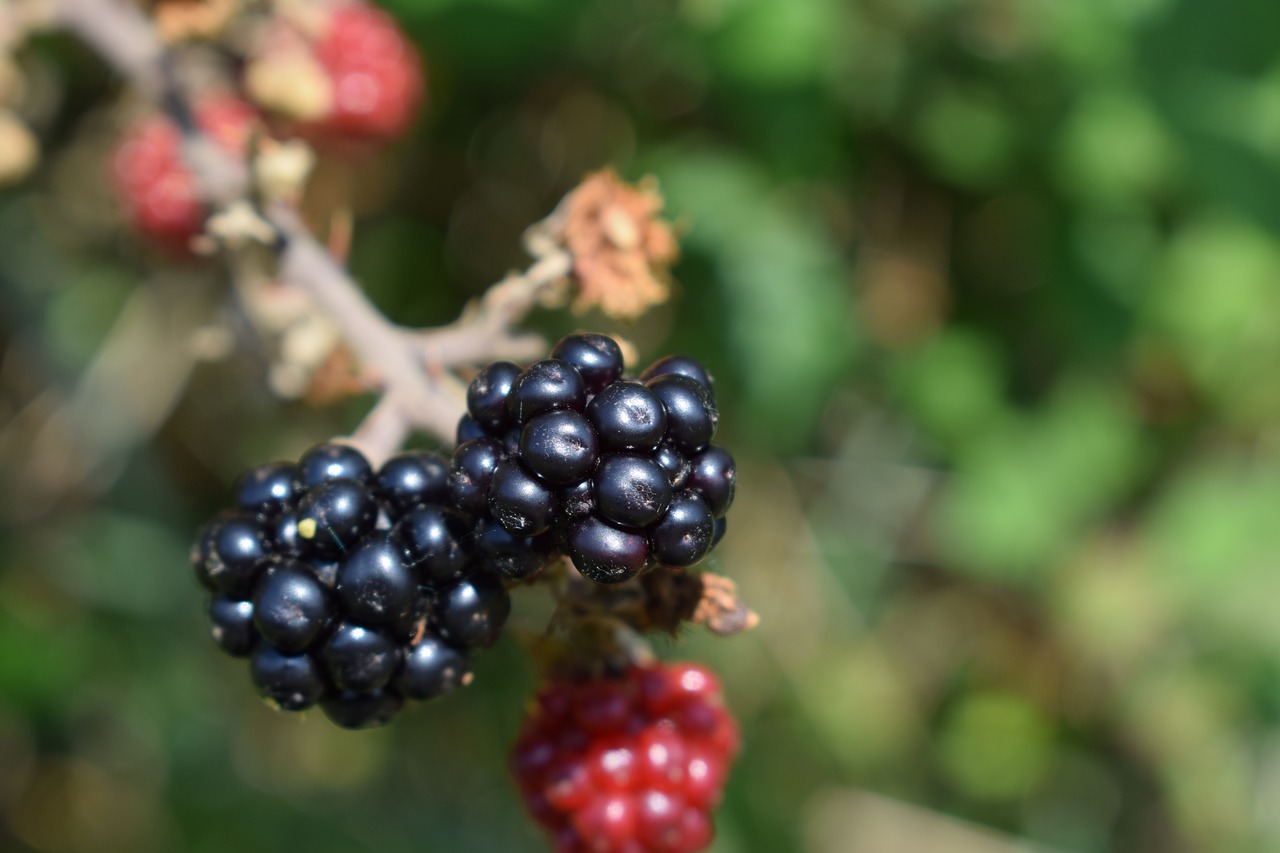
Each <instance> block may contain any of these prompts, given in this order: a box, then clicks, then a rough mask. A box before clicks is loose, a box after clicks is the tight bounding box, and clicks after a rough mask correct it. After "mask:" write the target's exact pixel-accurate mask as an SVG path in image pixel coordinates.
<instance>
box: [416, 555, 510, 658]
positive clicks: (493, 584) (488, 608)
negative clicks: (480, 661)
mask: <svg viewBox="0 0 1280 853" xmlns="http://www.w3.org/2000/svg"><path fill="white" fill-rule="evenodd" d="M510 614H511V598H510V596H508V595H507V590H506V588H505V587H504V586H503V585H502V582H501V581H499V580H498V579H497V578H496V577H494V576H493V575H490V574H487V573H484V572H478V573H476V574H474V575H472V576H470V577H468V578H464V579H463V580H460V581H458V582H457V583H456V584H454V585H453V586H452V587H449V588H448V589H446V590H444V591H442V592H441V594H440V597H439V598H437V599H436V607H435V614H434V615H435V623H436V625H437V626H438V627H439V629H440V635H441V636H442V637H443V638H444V639H446V640H449V641H450V642H453V643H457V644H458V645H460V646H468V647H470V646H490V645H493V643H494V641H495V640H497V639H498V635H499V634H500V633H501V632H502V626H503V625H504V624H506V621H507V616H509V615H510Z"/></svg>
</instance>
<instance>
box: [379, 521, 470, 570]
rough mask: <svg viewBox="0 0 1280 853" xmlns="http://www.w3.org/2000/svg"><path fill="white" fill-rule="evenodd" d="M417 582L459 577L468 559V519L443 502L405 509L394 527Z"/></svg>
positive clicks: (468, 562) (396, 536)
mask: <svg viewBox="0 0 1280 853" xmlns="http://www.w3.org/2000/svg"><path fill="white" fill-rule="evenodd" d="M394 536H395V538H396V541H397V542H398V543H399V544H400V547H401V548H402V549H403V551H404V557H405V561H406V562H407V563H408V564H409V567H410V568H412V569H413V572H414V574H415V575H416V577H417V579H418V583H421V584H425V585H427V586H439V585H440V584H444V583H448V582H450V581H453V580H456V579H458V578H460V577H462V574H463V572H464V571H466V569H467V566H468V565H469V564H470V562H471V559H472V550H473V548H472V541H471V539H472V536H471V527H470V524H469V522H468V521H467V520H466V518H464V517H463V516H462V515H460V514H459V513H458V512H457V511H455V510H452V509H449V508H448V507H446V506H423V507H418V508H417V509H414V510H411V511H410V512H408V513H406V514H405V516H404V518H402V519H400V521H399V523H398V524H396V526H395V529H394Z"/></svg>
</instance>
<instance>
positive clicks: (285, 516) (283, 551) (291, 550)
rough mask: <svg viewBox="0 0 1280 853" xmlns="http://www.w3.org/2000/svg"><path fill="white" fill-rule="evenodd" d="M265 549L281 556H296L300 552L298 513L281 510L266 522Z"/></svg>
mask: <svg viewBox="0 0 1280 853" xmlns="http://www.w3.org/2000/svg"><path fill="white" fill-rule="evenodd" d="M266 535H267V549H268V550H269V551H271V553H273V554H276V555H278V556H282V557H296V556H298V555H299V554H301V553H302V540H300V539H299V538H298V514H297V513H296V512H294V511H292V510H290V511H289V512H282V513H280V514H279V515H278V516H276V517H275V518H273V519H271V521H270V522H268V524H267V534H266Z"/></svg>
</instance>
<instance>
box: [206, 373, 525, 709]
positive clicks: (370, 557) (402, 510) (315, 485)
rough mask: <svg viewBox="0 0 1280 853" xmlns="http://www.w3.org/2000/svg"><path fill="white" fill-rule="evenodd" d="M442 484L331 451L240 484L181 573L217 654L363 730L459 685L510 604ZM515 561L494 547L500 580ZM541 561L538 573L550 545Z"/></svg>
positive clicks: (423, 457)
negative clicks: (192, 584) (187, 574)
mask: <svg viewBox="0 0 1280 853" xmlns="http://www.w3.org/2000/svg"><path fill="white" fill-rule="evenodd" d="M517 372H518V369H517ZM505 407H506V398H505V396H504V397H503V398H502V399H501V400H500V402H499V405H498V409H500V410H504V411H505ZM486 441H487V439H486ZM483 455H484V454H481V456H483ZM501 457H502V453H501V452H496V453H495V455H493V456H492V459H493V463H492V464H494V465H496V463H497V462H498V461H501ZM480 469H481V470H480V471H479V473H480V474H481V475H484V474H485V471H484V470H483V465H481V466H480ZM490 473H491V472H490ZM450 474H451V466H450V464H449V462H448V460H446V459H444V458H443V457H441V456H439V455H437V454H434V453H428V452H424V451H410V452H406V453H401V454H399V455H397V456H394V457H392V458H391V459H389V460H387V461H386V462H385V463H384V464H383V465H382V467H381V468H380V469H378V470H377V471H374V470H373V468H372V466H370V465H369V462H368V460H366V459H365V458H364V456H363V455H362V454H361V453H360V452H359V451H357V450H355V449H354V448H352V447H348V446H346V445H341V444H333V443H330V444H322V445H319V446H318V447H315V448H312V449H311V450H309V451H307V453H305V454H304V455H303V457H302V459H301V460H299V461H298V462H297V463H296V464H294V463H286V462H276V463H271V464H269V465H263V466H260V467H258V468H255V469H253V470H251V471H248V472H246V473H245V474H244V475H242V476H241V477H240V478H239V479H238V480H237V482H236V487H235V498H236V503H237V505H238V509H236V510H233V511H227V512H223V513H220V514H218V515H217V516H215V517H214V518H213V519H212V520H211V521H210V522H209V524H208V525H206V527H205V528H204V530H202V531H201V533H200V535H199V537H198V538H197V541H196V544H195V546H194V547H193V548H192V562H193V564H194V567H195V573H196V577H197V579H198V580H199V581H200V583H201V584H202V585H204V586H205V587H206V588H207V589H209V591H210V593H211V594H212V600H211V602H210V605H209V623H210V630H211V633H212V636H213V639H214V641H215V643H217V645H218V647H219V648H221V649H222V650H223V651H224V652H226V653H227V654H229V655H231V656H233V657H242V658H243V657H247V658H248V659H249V670H250V675H251V678H252V680H253V683H254V685H255V686H256V687H257V689H258V691H259V693H261V694H262V696H263V697H265V698H266V699H268V700H269V701H271V702H272V703H274V704H275V705H276V706H277V707H279V708H281V709H284V710H289V711H301V710H305V709H307V708H311V707H313V706H319V707H320V708H321V709H322V710H323V712H324V714H325V715H326V716H327V717H328V718H329V719H330V720H332V721H333V722H334V723H336V724H337V725H340V726H344V727H347V728H364V727H368V726H376V725H382V724H383V723H386V722H387V721H388V720H390V719H391V718H392V717H393V716H395V714H396V713H398V712H399V711H400V709H401V708H402V707H403V705H404V701H405V699H429V698H432V697H434V696H438V695H441V694H443V693H447V692H449V691H451V690H453V689H455V688H457V687H460V686H463V685H465V684H468V683H470V680H471V674H470V658H471V655H472V654H473V652H474V650H476V649H479V648H482V647H484V646H487V645H489V644H491V643H492V642H493V641H494V640H495V639H496V638H497V636H498V634H499V633H500V632H501V630H502V627H503V623H504V622H505V621H506V618H507V614H508V612H509V611H510V601H509V599H508V597H507V591H506V589H505V587H504V586H503V584H502V582H501V580H499V577H498V575H497V574H495V573H494V572H493V571H491V570H488V569H485V568H484V567H483V566H482V565H481V560H480V559H479V558H478V551H477V549H476V548H475V545H474V540H475V528H476V522H475V521H474V520H473V519H471V518H469V517H467V516H465V515H463V514H462V513H460V512H459V510H458V508H457V506H456V505H455V503H454V500H453V492H452V491H451V486H452V485H453V480H452V478H451V477H450ZM481 497H482V500H483V501H484V502H485V503H486V504H487V494H485V495H482V496H481ZM521 547H522V544H521V543H517V545H515V546H511V545H509V544H503V545H502V546H501V547H500V548H499V550H500V551H502V555H501V559H500V560H495V561H494V562H498V563H500V564H501V565H502V566H504V567H505V568H506V571H505V574H506V575H508V576H516V575H518V574H519V572H528V571H529V569H528V566H527V560H526V561H525V563H521V562H520V561H519V560H514V558H513V556H512V554H511V553H510V552H512V551H513V550H514V551H515V552H517V556H518V552H519V550H520V548H521ZM528 547H529V548H530V551H535V550H537V549H534V548H532V547H531V546H528ZM538 548H539V549H541V550H540V551H538V553H540V554H542V557H541V559H542V560H543V561H545V560H546V559H549V557H548V556H547V552H549V551H550V546H549V545H548V544H547V543H546V542H545V541H540V543H539V546H538ZM513 560H514V561H513ZM537 568H541V563H540V564H539V565H538V566H537Z"/></svg>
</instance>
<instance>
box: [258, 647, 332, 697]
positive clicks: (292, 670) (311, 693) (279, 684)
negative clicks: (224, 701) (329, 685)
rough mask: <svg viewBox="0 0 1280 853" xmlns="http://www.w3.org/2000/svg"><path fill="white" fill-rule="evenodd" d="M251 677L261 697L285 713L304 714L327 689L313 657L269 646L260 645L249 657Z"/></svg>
mask: <svg viewBox="0 0 1280 853" xmlns="http://www.w3.org/2000/svg"><path fill="white" fill-rule="evenodd" d="M249 675H250V677H251V678H252V679H253V683H254V685H255V686H256V687H257V688H258V692H259V693H260V694H261V695H262V697H263V698H264V699H268V700H270V701H271V702H273V703H275V705H276V706H277V707H278V708H280V709H282V710H285V711H305V710H306V709H307V708H310V707H311V706H312V705H314V704H316V703H317V702H319V701H320V699H321V698H322V697H323V696H324V694H325V690H326V685H325V683H324V676H323V675H322V673H321V671H320V666H319V665H318V664H317V663H316V661H315V659H314V658H312V657H310V656H308V655H288V654H285V653H284V652H281V651H279V650H278V649H273V648H272V647H271V646H268V645H259V646H258V648H257V649H256V650H255V651H254V653H253V656H252V657H250V658H249Z"/></svg>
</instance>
